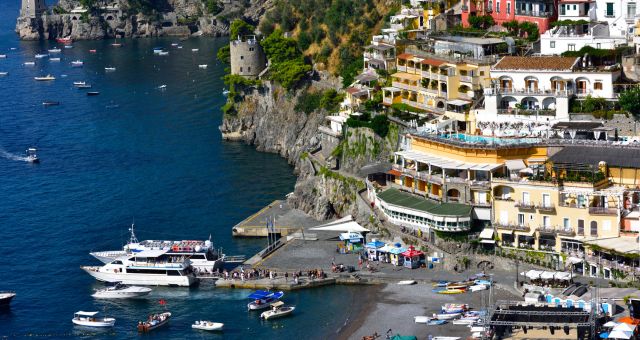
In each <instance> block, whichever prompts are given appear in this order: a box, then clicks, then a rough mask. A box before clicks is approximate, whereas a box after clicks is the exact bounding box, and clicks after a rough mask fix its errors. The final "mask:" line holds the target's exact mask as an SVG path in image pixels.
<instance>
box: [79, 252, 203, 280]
mask: <svg viewBox="0 0 640 340" xmlns="http://www.w3.org/2000/svg"><path fill="white" fill-rule="evenodd" d="M80 268H82V269H83V270H84V271H86V272H87V273H88V274H89V275H91V276H93V277H94V278H96V279H97V280H98V281H104V282H111V283H115V282H120V283H123V284H129V285H143V286H181V287H189V286H191V285H193V284H194V283H196V282H197V279H196V277H195V276H194V274H193V271H192V269H191V262H190V261H189V259H185V258H183V257H181V256H179V255H175V254H168V253H167V251H166V250H145V251H141V252H139V253H135V254H132V255H130V256H123V257H119V258H117V259H116V260H114V261H112V262H110V263H107V264H105V265H104V266H82V267H80Z"/></svg>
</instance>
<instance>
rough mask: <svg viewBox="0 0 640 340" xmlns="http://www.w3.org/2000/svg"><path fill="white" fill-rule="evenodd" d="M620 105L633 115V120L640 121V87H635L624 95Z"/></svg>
mask: <svg viewBox="0 0 640 340" xmlns="http://www.w3.org/2000/svg"><path fill="white" fill-rule="evenodd" d="M618 103H620V106H621V107H622V108H623V109H624V110H625V111H627V112H629V113H630V114H632V115H633V118H635V119H636V120H640V87H639V86H634V87H632V88H630V89H628V90H626V91H624V92H622V93H620V97H619V98H618Z"/></svg>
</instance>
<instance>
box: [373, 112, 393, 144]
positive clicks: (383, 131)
mask: <svg viewBox="0 0 640 340" xmlns="http://www.w3.org/2000/svg"><path fill="white" fill-rule="evenodd" d="M371 129H373V131H374V132H375V133H376V134H377V135H378V136H380V137H382V138H384V137H386V136H387V134H388V133H389V119H388V118H387V116H386V115H377V116H375V117H373V119H372V120H371Z"/></svg>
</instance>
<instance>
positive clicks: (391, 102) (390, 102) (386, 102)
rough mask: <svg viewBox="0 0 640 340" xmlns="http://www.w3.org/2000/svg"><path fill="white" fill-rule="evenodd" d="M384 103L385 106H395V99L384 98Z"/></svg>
mask: <svg viewBox="0 0 640 340" xmlns="http://www.w3.org/2000/svg"><path fill="white" fill-rule="evenodd" d="M382 103H383V104H389V105H392V104H393V98H391V97H384V98H382Z"/></svg>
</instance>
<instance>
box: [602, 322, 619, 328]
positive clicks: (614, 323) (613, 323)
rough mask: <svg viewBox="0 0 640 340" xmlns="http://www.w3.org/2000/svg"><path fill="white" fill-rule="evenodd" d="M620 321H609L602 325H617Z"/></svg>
mask: <svg viewBox="0 0 640 340" xmlns="http://www.w3.org/2000/svg"><path fill="white" fill-rule="evenodd" d="M617 324H618V323H617V322H614V321H609V322H607V323H605V324H604V325H602V327H615V326H616V325H617Z"/></svg>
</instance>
